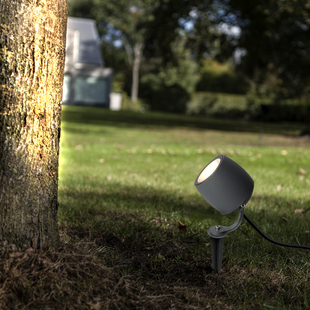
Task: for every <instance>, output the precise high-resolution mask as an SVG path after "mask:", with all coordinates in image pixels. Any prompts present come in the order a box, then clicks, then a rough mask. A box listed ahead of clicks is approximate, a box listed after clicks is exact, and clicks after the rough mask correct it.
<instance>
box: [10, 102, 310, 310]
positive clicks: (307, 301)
mask: <svg viewBox="0 0 310 310" xmlns="http://www.w3.org/2000/svg"><path fill="white" fill-rule="evenodd" d="M303 129H304V125H301V124H275V123H273V124H268V123H250V122H245V121H233V120H225V121H224V120H216V119H206V118H195V117H188V116H175V115H167V114H157V113H146V114H141V113H134V112H126V111H121V112H112V111H108V110H103V109H96V108H82V107H68V106H64V108H63V114H62V137H61V152H60V180H59V202H60V206H59V223H60V233H61V240H62V248H61V249H59V250H57V251H52V250H48V251H47V252H45V254H42V255H43V258H42V256H38V257H36V258H32V260H33V261H32V264H39V265H40V264H41V265H42V264H43V265H42V266H43V267H42V268H43V269H42V270H45V273H46V274H49V275H50V277H49V278H48V279H49V281H50V283H51V284H46V283H45V282H44V283H45V285H46V290H45V291H44V290H43V289H42V293H41V292H39V291H36V293H37V295H35V296H37V297H36V298H37V299H36V300H34V301H32V302H31V301H29V303H30V304H31V305H32V306H29V307H28V308H27V307H26V309H254V308H256V309H305V308H310V278H309V276H310V252H309V251H308V250H299V249H292V248H282V247H277V246H275V245H273V244H271V243H268V242H267V241H265V240H264V239H262V237H260V236H259V235H258V234H257V233H256V232H255V231H254V230H253V229H252V228H251V227H250V225H249V224H248V223H247V222H246V221H245V220H244V221H243V223H242V225H241V226H240V227H239V228H238V229H237V230H236V231H234V232H232V233H231V234H229V235H228V236H227V237H226V238H225V244H224V257H223V269H222V271H221V272H220V273H217V272H214V271H212V268H211V247H210V238H209V236H208V234H207V229H208V228H209V227H210V226H212V225H216V224H223V225H230V224H232V223H233V222H234V221H235V220H236V218H237V216H238V214H233V215H230V216H221V215H220V213H219V212H217V211H215V210H214V209H213V208H211V207H210V206H209V205H208V204H207V203H206V202H205V201H204V200H203V198H202V197H201V196H200V194H199V193H198V192H197V190H196V189H195V186H194V185H193V183H194V181H195V178H196V177H197V175H198V173H199V172H200V171H201V170H202V168H203V167H204V166H205V165H206V164H207V163H208V162H209V161H210V160H212V159H213V158H214V157H215V156H216V155H218V154H225V155H227V156H229V157H230V158H231V159H233V160H235V161H236V162H237V163H239V164H240V165H241V166H243V167H244V168H245V170H246V171H247V172H248V173H249V174H250V175H251V176H252V178H253V179H254V182H255V188H254V194H253V196H252V198H251V200H250V201H249V203H248V205H247V206H246V208H245V212H246V214H247V215H248V216H249V217H250V218H251V219H252V220H253V221H254V222H255V223H256V224H258V226H259V227H260V228H261V229H262V230H263V231H264V232H265V233H267V235H268V236H270V237H272V238H273V239H275V240H278V241H282V242H286V243H295V244H304V245H310V211H309V212H305V213H302V214H300V213H301V212H300V209H303V210H305V211H306V210H307V209H308V208H309V207H310V201H309V190H310V162H309V157H310V150H309V145H310V141H309V140H307V139H306V138H302V137H299V133H300V132H301V131H302V130H303ZM296 210H299V211H296ZM296 212H297V213H296ZM179 222H181V223H182V224H184V225H186V229H181V227H180V223H179ZM178 223H179V224H178ZM49 251H50V252H49ZM44 262H45V263H44ZM19 264H20V265H21V264H30V263H29V259H28V260H25V259H24V260H21V262H20V263H19ZM41 265H40V266H41ZM14 266H15V265H14ZM56 274H57V277H56ZM32 276H33V275H32ZM54 276H55V279H56V278H57V281H56V280H54V278H53V277H54ZM40 283H41V282H40ZM56 283H57V284H56ZM42 285H43V284H42ZM28 286H29V287H30V288H29V287H28V290H29V291H31V292H33V291H34V290H35V288H32V289H31V285H28ZM48 287H50V288H49V289H48ZM51 287H52V288H51ZM25 290H27V288H25ZM43 292H44V294H45V295H44V294H43ZM42 296H43V297H42ZM44 296H45V297H44ZM44 302H46V304H44ZM24 304H27V303H26V302H24ZM40 305H41V308H40ZM48 307H50V308H48ZM57 307H58V308H57ZM20 308H21V307H20ZM16 309H17V308H16ZM18 309H19V308H18Z"/></svg>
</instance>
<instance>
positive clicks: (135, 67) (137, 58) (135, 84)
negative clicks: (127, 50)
mask: <svg viewBox="0 0 310 310" xmlns="http://www.w3.org/2000/svg"><path fill="white" fill-rule="evenodd" d="M142 50H143V44H142V43H136V44H135V46H134V59H133V64H132V85H131V100H132V101H137V100H138V92H139V70H140V63H141V59H142Z"/></svg>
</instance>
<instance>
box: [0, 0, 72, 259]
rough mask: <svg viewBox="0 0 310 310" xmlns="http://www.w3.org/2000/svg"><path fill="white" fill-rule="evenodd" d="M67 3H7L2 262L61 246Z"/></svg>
mask: <svg viewBox="0 0 310 310" xmlns="http://www.w3.org/2000/svg"><path fill="white" fill-rule="evenodd" d="M67 9H68V3H67V0H0V12H1V14H0V27H1V28H0V31H1V32H0V255H1V256H4V255H7V254H8V253H11V252H16V251H25V250H26V249H27V248H29V247H33V248H40V247H42V246H43V245H45V244H55V243H57V242H58V241H59V233H58V222H57V209H58V196H57V192H58V158H59V139H60V114H61V100H62V83H63V74H64V58H65V41H66V27H67Z"/></svg>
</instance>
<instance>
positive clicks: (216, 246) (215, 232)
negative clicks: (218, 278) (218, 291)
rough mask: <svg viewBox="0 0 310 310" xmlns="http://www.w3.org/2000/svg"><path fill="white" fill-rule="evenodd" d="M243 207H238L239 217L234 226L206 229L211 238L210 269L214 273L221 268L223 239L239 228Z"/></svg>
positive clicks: (217, 226)
mask: <svg viewBox="0 0 310 310" xmlns="http://www.w3.org/2000/svg"><path fill="white" fill-rule="evenodd" d="M244 206H245V205H242V206H240V213H239V217H238V219H237V221H236V222H235V223H234V224H232V225H230V226H220V225H216V226H212V227H210V228H209V229H208V234H209V236H210V237H211V252H212V268H213V269H214V270H216V271H220V270H221V268H222V260H223V248H224V237H225V236H226V235H227V234H228V233H230V232H232V231H234V230H235V229H237V228H238V227H239V226H240V224H241V222H242V219H243V216H244Z"/></svg>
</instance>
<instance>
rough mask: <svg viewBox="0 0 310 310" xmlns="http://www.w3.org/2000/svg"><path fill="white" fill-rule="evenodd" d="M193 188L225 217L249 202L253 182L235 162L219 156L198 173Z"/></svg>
mask: <svg viewBox="0 0 310 310" xmlns="http://www.w3.org/2000/svg"><path fill="white" fill-rule="evenodd" d="M195 186H196V188H197V190H198V191H199V193H200V194H201V196H202V197H203V198H204V199H205V200H206V201H207V202H208V203H209V204H210V205H211V206H212V207H213V208H215V209H216V210H217V211H219V212H221V213H222V214H224V215H226V214H230V213H233V212H235V211H237V210H238V209H239V207H240V206H242V205H244V204H246V203H247V202H248V201H249V199H250V198H251V196H252V193H253V189H254V181H253V179H252V178H251V177H250V176H249V174H248V173H247V172H246V171H245V170H244V169H243V168H242V167H241V166H239V165H238V164H237V163H236V162H234V161H233V160H231V159H230V158H228V157H226V156H225V155H219V156H217V157H215V158H214V159H213V160H212V161H211V162H210V163H209V164H208V165H207V166H206V167H205V168H204V169H203V170H202V171H201V172H200V173H199V175H198V177H197V179H196V181H195Z"/></svg>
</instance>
